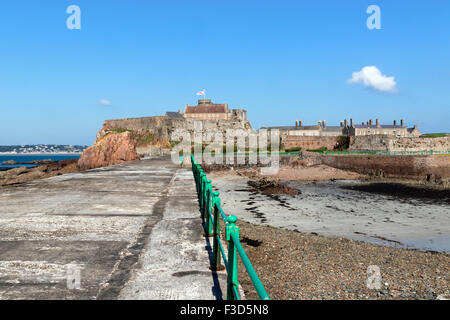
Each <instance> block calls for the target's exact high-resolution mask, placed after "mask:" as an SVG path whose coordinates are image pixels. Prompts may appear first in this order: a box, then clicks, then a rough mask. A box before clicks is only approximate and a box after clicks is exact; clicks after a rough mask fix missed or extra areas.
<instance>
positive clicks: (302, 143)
mask: <svg viewBox="0 0 450 320" xmlns="http://www.w3.org/2000/svg"><path fill="white" fill-rule="evenodd" d="M339 142H340V137H339V136H334V137H322V136H320V137H314V136H285V137H283V140H282V144H283V146H284V148H285V149H291V148H296V147H301V148H302V150H314V149H318V148H321V147H326V148H327V149H328V150H333V149H334V148H335V147H338V146H339Z"/></svg>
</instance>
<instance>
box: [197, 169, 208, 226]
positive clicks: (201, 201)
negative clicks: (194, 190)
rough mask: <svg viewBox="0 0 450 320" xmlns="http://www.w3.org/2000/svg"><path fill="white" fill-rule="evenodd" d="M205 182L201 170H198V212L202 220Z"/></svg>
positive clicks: (204, 176)
mask: <svg viewBox="0 0 450 320" xmlns="http://www.w3.org/2000/svg"><path fill="white" fill-rule="evenodd" d="M205 180H206V175H205V174H204V173H203V170H200V196H199V202H200V212H201V215H202V220H204V219H205V217H204V216H203V199H204V190H205V188H204V182H205Z"/></svg>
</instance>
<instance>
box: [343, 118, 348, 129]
mask: <svg viewBox="0 0 450 320" xmlns="http://www.w3.org/2000/svg"><path fill="white" fill-rule="evenodd" d="M344 127H346V128H347V127H348V122H347V119H345V120H344Z"/></svg>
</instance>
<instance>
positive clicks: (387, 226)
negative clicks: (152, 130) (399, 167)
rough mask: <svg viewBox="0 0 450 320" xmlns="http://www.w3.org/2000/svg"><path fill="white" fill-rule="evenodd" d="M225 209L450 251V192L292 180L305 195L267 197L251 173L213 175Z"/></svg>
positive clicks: (290, 225)
mask: <svg viewBox="0 0 450 320" xmlns="http://www.w3.org/2000/svg"><path fill="white" fill-rule="evenodd" d="M208 177H209V178H210V179H212V181H213V187H214V188H215V189H216V190H217V191H219V192H220V193H221V194H222V196H221V199H222V206H223V208H224V210H225V212H227V213H229V214H234V215H236V216H237V217H238V218H239V219H240V220H243V221H246V222H250V223H253V224H259V225H267V226H273V227H278V228H284V229H288V230H295V231H299V232H306V233H313V234H318V235H323V236H327V237H343V238H347V239H352V240H361V241H367V242H371V243H375V244H381V245H388V246H393V247H400V248H415V249H420V250H424V251H427V250H431V251H443V252H450V205H449V204H450V202H449V201H450V195H449V191H445V190H444V191H437V190H426V189H416V188H411V187H406V186H402V185H398V184H379V183H373V182H363V181H358V180H336V181H329V180H328V181H313V182H311V181H286V182H285V183H286V184H287V185H289V186H292V187H294V188H296V189H298V190H300V191H301V194H299V195H263V194H261V193H259V192H257V191H254V190H252V188H250V187H249V186H248V184H247V181H248V179H247V178H246V177H242V176H238V175H235V174H230V173H228V174H227V175H224V174H216V173H214V172H213V173H210V174H208Z"/></svg>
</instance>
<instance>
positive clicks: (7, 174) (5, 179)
mask: <svg viewBox="0 0 450 320" xmlns="http://www.w3.org/2000/svg"><path fill="white" fill-rule="evenodd" d="M77 162H78V160H77V159H68V160H61V161H52V160H37V161H31V162H26V163H14V164H19V165H20V164H27V165H30V164H33V165H36V166H35V167H31V168H27V167H15V168H11V169H9V168H8V170H5V171H0V186H4V185H12V184H17V183H25V182H29V181H33V180H38V179H45V178H50V177H54V176H57V175H61V174H66V173H73V172H79V171H80V168H79V167H78V164H77ZM8 164H11V163H8Z"/></svg>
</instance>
